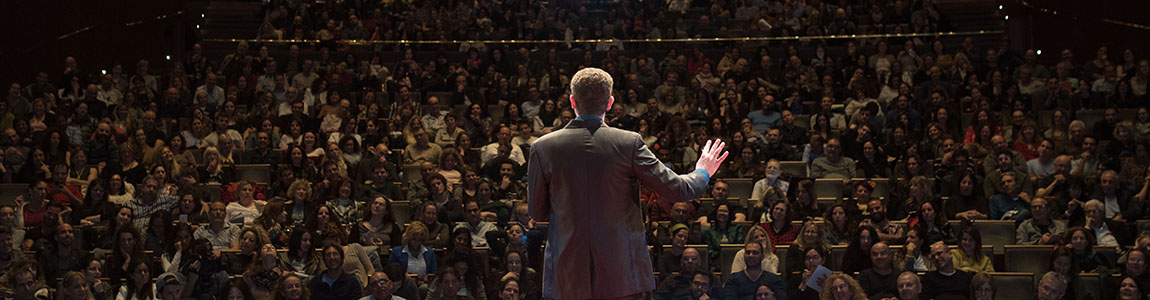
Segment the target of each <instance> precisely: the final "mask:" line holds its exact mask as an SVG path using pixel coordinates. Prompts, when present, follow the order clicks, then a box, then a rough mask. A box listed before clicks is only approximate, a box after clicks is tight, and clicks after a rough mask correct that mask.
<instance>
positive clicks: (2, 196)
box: [0, 184, 28, 205]
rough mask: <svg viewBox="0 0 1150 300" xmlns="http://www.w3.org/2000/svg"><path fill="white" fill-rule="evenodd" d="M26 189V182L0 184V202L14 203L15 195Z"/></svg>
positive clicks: (5, 203) (21, 193)
mask: <svg viewBox="0 0 1150 300" xmlns="http://www.w3.org/2000/svg"><path fill="white" fill-rule="evenodd" d="M27 190H28V185H27V184H0V204H3V205H16V196H19V195H23V194H24V192H25V191H27Z"/></svg>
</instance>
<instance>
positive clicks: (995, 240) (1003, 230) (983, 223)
mask: <svg viewBox="0 0 1150 300" xmlns="http://www.w3.org/2000/svg"><path fill="white" fill-rule="evenodd" d="M950 223H951V224H950V225H951V226H954V228H956V229H957V228H958V226H960V224H961V221H956V220H952V221H950ZM974 228H977V229H978V233H980V234H982V244H983V245H995V246H996V247H999V248H1001V247H1002V246H1003V245H1013V244H1014V243H1015V242H1014V239H1015V237H1016V236H1015V235H1014V230H1015V225H1014V221H1009V220H1007V221H1000V220H976V221H974Z"/></svg>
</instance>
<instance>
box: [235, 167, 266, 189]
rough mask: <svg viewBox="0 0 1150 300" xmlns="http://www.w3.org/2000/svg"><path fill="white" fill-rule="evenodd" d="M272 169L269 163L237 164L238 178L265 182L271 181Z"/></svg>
mask: <svg viewBox="0 0 1150 300" xmlns="http://www.w3.org/2000/svg"><path fill="white" fill-rule="evenodd" d="M271 169H272V165H269V164H252V165H236V178H237V179H239V180H247V181H251V182H255V183H260V184H265V183H268V182H271V178H272V176H271V172H272V171H271Z"/></svg>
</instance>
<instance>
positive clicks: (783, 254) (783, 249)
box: [775, 245, 791, 272]
mask: <svg viewBox="0 0 1150 300" xmlns="http://www.w3.org/2000/svg"><path fill="white" fill-rule="evenodd" d="M790 249H791V245H775V256H778V257H779V272H782V271H783V269H786V267H787V251H789V250H790Z"/></svg>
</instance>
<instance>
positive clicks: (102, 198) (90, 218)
mask: <svg viewBox="0 0 1150 300" xmlns="http://www.w3.org/2000/svg"><path fill="white" fill-rule="evenodd" d="M115 214H116V205H115V204H112V202H109V201H108V184H107V181H104V180H103V179H99V178H96V179H93V180H92V181H91V182H89V183H88V188H87V192H85V193H84V201H83V203H73V204H72V225H94V224H108V223H109V222H111V220H112V218H113V216H114V215H115Z"/></svg>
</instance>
